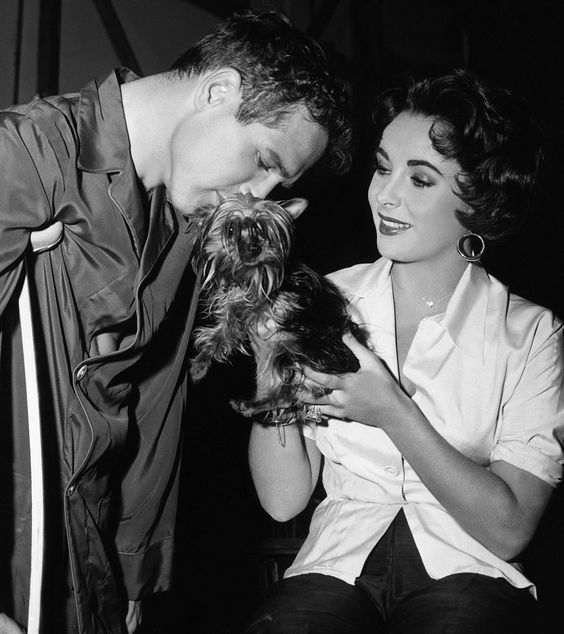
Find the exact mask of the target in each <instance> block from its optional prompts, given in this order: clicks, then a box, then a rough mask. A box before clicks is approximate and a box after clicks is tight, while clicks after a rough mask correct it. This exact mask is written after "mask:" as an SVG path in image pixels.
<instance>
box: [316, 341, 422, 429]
mask: <svg viewBox="0 0 564 634" xmlns="http://www.w3.org/2000/svg"><path fill="white" fill-rule="evenodd" d="M343 341H344V342H345V344H346V345H347V346H348V347H349V348H350V350H351V351H352V352H353V354H354V355H355V356H356V358H357V359H358V361H359V363H360V368H359V369H358V371H357V372H350V373H346V374H340V375H337V374H324V373H322V372H316V371H314V370H311V369H309V368H306V370H305V372H306V376H307V378H308V379H309V380H310V381H312V382H314V383H315V384H317V385H319V386H321V389H320V391H325V392H326V395H325V396H322V397H320V398H313V397H307V396H306V397H304V402H307V403H310V404H315V405H319V406H320V413H321V414H323V415H325V416H330V417H334V418H341V419H344V420H354V421H357V422H359V423H364V424H365V425H371V426H373V427H380V428H382V429H384V430H385V429H386V426H387V425H389V424H390V423H391V422H392V419H393V418H395V416H393V417H392V416H390V413H392V412H393V413H394V414H396V415H397V412H398V411H401V410H402V409H403V408H405V407H410V404H411V399H410V398H409V397H408V396H407V395H406V394H405V393H404V392H403V390H402V389H401V387H400V386H399V384H398V382H397V381H396V379H395V378H394V376H393V375H392V374H391V372H390V371H389V370H388V368H387V367H386V366H385V365H384V363H383V362H382V361H381V360H380V359H379V358H378V356H377V355H375V354H374V353H373V352H372V351H371V350H369V349H368V348H366V347H365V346H363V345H362V344H361V343H359V342H358V341H357V340H356V339H355V337H354V336H353V335H351V334H348V333H347V334H345V335H344V336H343Z"/></svg>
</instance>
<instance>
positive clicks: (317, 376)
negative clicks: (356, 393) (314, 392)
mask: <svg viewBox="0 0 564 634" xmlns="http://www.w3.org/2000/svg"><path fill="white" fill-rule="evenodd" d="M304 374H305V376H306V378H307V379H308V380H310V381H314V382H315V383H317V384H318V385H320V386H321V387H324V388H327V389H328V390H339V389H341V388H342V387H343V377H341V376H340V375H339V374H326V373H325V372H318V371H317V370H313V369H312V368H309V367H305V368H304Z"/></svg>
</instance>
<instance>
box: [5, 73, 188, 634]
mask: <svg viewBox="0 0 564 634" xmlns="http://www.w3.org/2000/svg"><path fill="white" fill-rule="evenodd" d="M134 79H135V76H134V75H133V74H132V73H130V72H129V71H126V70H123V69H120V70H118V71H115V72H112V73H111V74H110V75H109V76H107V77H104V78H99V79H96V80H94V81H92V82H91V83H89V84H88V85H87V86H85V88H84V89H83V90H82V91H81V93H80V94H76V95H74V94H73V95H66V96H58V97H52V98H47V99H36V100H34V101H32V102H31V103H29V104H26V105H23V106H17V107H14V108H11V109H8V110H6V111H4V112H2V113H0V156H1V157H2V170H1V171H0V246H1V248H0V319H1V321H0V337H1V338H0V346H1V347H0V362H1V365H0V370H1V372H0V390H1V391H0V398H1V401H0V408H1V409H0V412H1V413H0V417H1V420H2V431H3V435H4V438H5V443H4V449H2V450H1V451H2V456H1V461H0V465H1V467H0V468H1V470H2V474H1V481H0V482H1V484H0V493H1V495H2V500H1V503H2V509H3V528H2V535H1V537H2V541H1V543H2V551H3V554H2V557H1V558H0V567H1V568H0V576H1V578H2V580H4V579H8V578H9V579H10V582H9V583H8V584H4V582H3V584H2V591H0V596H1V599H2V600H3V602H4V605H0V608H1V609H4V610H5V611H6V612H8V613H9V614H12V615H14V616H15V618H16V619H17V620H18V621H20V622H25V620H26V612H27V605H26V597H27V584H28V582H29V528H30V526H29V523H30V494H29V457H28V449H27V428H26V424H27V423H26V420H27V419H26V405H25V391H24V381H23V374H22V359H21V345H22V344H21V336H20V330H19V322H18V316H17V296H18V293H19V287H20V285H21V280H22V275H23V258H24V252H25V250H26V248H27V245H28V242H29V233H30V230H33V229H36V228H41V227H43V226H46V225H48V224H50V223H51V222H52V221H54V220H60V221H61V222H62V223H63V225H64V237H63V241H62V242H61V243H60V244H59V245H58V246H57V247H56V248H54V249H53V250H51V251H48V252H45V253H42V254H39V255H36V256H33V257H29V256H28V267H29V276H30V280H31V287H32V292H33V304H34V306H33V308H34V320H35V328H36V330H37V335H36V336H37V347H38V358H39V360H40V372H39V380H40V392H41V395H40V398H41V409H42V425H43V442H44V453H45V459H46V494H47V498H46V522H47V562H46V573H45V578H46V584H45V600H44V612H45V618H46V619H47V620H46V622H47V623H49V625H50V627H51V628H53V627H54V625H53V624H54V623H57V629H56V631H57V632H58V633H59V632H64V631H65V630H66V631H69V632H80V633H88V634H98V633H108V632H111V633H114V632H122V631H123V627H124V609H125V607H126V606H125V599H126V598H127V597H128V598H129V599H137V598H140V597H143V596H144V595H146V594H148V593H151V592H155V591H159V590H164V589H167V588H168V587H169V585H170V578H171V568H172V556H173V548H174V546H173V545H174V527H175V514H176V496H177V489H178V475H179V461H180V444H181V432H180V424H181V418H182V415H183V411H184V405H185V398H186V385H187V384H186V381H187V378H186V372H185V353H186V349H187V345H188V340H189V335H190V329H191V325H192V320H193V315H194V309H195V301H196V299H195V296H196V294H197V293H195V294H194V296H193V292H194V290H195V287H194V284H195V281H194V279H193V274H192V272H191V270H190V267H188V266H187V263H188V259H189V255H190V249H191V237H190V234H189V233H187V232H186V222H185V221H184V220H183V219H182V218H181V217H180V216H178V215H177V213H176V212H175V210H174V209H173V208H172V207H171V206H170V205H169V204H168V203H167V201H166V197H165V194H164V192H163V191H162V189H157V190H155V191H153V192H150V193H149V195H147V194H146V192H144V190H143V188H142V187H141V186H140V184H139V182H138V180H137V176H136V173H135V170H134V167H133V164H132V161H131V157H130V152H129V141H128V136H127V130H126V127H125V119H124V115H123V109H122V105H121V92H120V89H119V85H120V83H122V82H123V81H130V80H134ZM10 517H12V518H13V519H14V524H13V525H10V524H9V523H8V522H7V521H6V520H7V518H10ZM65 561H66V562H67V563H68V567H66V566H65V565H64V562H65ZM10 572H11V575H10V574H9V573H10ZM73 594H74V599H75V602H76V620H77V623H78V624H77V626H74V625H72V623H71V622H69V621H68V620H67V622H66V623H65V622H64V621H65V618H64V616H62V615H64V613H65V611H66V610H67V605H66V604H67V602H68V599H69V597H70V599H72V595H73ZM71 621H72V619H71ZM49 631H55V629H50V630H49Z"/></svg>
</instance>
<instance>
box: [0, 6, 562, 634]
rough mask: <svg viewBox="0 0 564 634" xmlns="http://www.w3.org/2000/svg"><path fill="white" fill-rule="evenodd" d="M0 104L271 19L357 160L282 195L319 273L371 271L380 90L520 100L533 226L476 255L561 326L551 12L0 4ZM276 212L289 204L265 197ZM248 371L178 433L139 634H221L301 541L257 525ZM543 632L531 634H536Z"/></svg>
mask: <svg viewBox="0 0 564 634" xmlns="http://www.w3.org/2000/svg"><path fill="white" fill-rule="evenodd" d="M2 4H3V11H4V18H5V20H4V21H3V23H2V25H0V52H1V53H3V55H2V56H1V58H0V59H1V60H2V61H0V68H1V69H2V70H3V77H4V78H5V81H4V83H3V86H2V88H1V89H0V101H2V104H8V103H12V102H14V101H25V100H27V99H28V98H30V97H31V96H32V94H33V93H34V92H43V93H45V94H48V93H54V92H62V91H66V90H76V89H78V88H79V87H80V86H81V85H82V84H83V83H84V82H85V81H87V80H88V79H89V78H90V77H91V76H92V75H94V74H97V73H100V72H106V71H107V70H109V68H111V67H112V66H116V65H118V64H124V65H127V66H129V67H131V68H133V69H135V68H137V70H139V71H140V72H141V73H151V72H156V71H158V70H162V69H164V68H166V67H167V66H168V65H169V64H170V63H171V62H172V61H173V60H174V59H175V58H176V56H177V55H178V54H179V53H181V52H182V51H183V50H184V49H185V48H187V47H188V46H190V44H192V43H193V42H194V41H196V40H197V39H198V38H199V37H201V36H202V35H203V34H204V33H206V32H208V31H209V30H210V29H212V28H213V26H214V24H215V23H216V22H217V21H218V20H220V19H221V18H223V17H225V16H227V15H228V14H230V13H231V12H232V10H233V9H242V8H246V7H249V6H253V7H275V8H280V9H282V10H284V11H285V12H286V13H287V14H288V16H289V17H290V18H291V19H292V20H293V21H294V22H295V24H297V25H298V26H300V27H301V28H302V29H304V30H306V31H308V32H309V33H311V34H312V35H313V36H315V37H316V38H317V39H318V40H319V41H320V42H321V43H322V45H323V46H324V48H325V50H326V51H327V54H328V56H329V57H330V59H331V61H332V63H333V64H334V65H335V66H336V67H337V68H338V69H339V72H340V73H341V75H342V76H343V77H344V78H345V79H346V81H347V83H348V85H349V87H350V91H351V95H352V97H353V102H354V112H355V116H354V119H355V127H356V134H357V141H358V148H357V153H356V157H355V161H354V163H353V168H352V170H351V172H350V173H349V174H347V175H346V176H335V175H332V174H330V173H329V172H328V171H327V169H326V167H325V166H324V165H319V166H316V167H314V168H313V169H312V170H311V171H310V172H309V173H308V174H306V175H305V176H304V178H303V179H302V181H301V182H300V183H298V184H297V185H296V187H295V188H294V189H293V190H292V191H291V192H290V196H304V197H306V198H308V199H309V200H310V208H309V210H308V212H307V213H306V214H304V215H303V216H301V218H300V220H299V221H298V227H297V242H296V251H297V256H298V257H299V258H300V259H302V260H303V261H305V262H306V263H307V264H309V265H310V266H312V267H313V268H315V269H316V270H318V271H319V272H321V273H326V272H329V271H330V270H334V269H338V268H341V267H343V266H348V265H350V264H353V263H356V262H361V261H369V260H373V259H375V258H376V257H377V255H378V254H377V252H376V249H375V233H374V228H373V226H372V220H371V215H370V210H369V207H368V204H367V201H366V192H367V187H368V183H369V180H370V176H371V173H370V165H371V160H370V152H371V149H372V146H373V143H374V142H375V140H376V139H374V135H373V132H372V130H371V128H370V125H369V120H370V111H371V105H372V103H373V100H374V98H375V96H376V95H377V94H378V93H379V92H380V91H381V90H382V89H384V88H386V87H388V86H392V85H396V84H398V83H403V82H405V81H407V79H408V78H409V77H420V76H424V75H426V74H428V73H437V72H443V71H448V70H450V69H453V68H456V67H467V68H470V69H471V70H473V71H475V72H477V73H479V74H482V75H484V76H485V77H488V78H490V79H492V80H494V81H496V82H498V83H500V84H502V85H504V86H505V87H507V88H510V89H512V90H513V91H514V92H516V93H517V94H519V95H520V96H522V97H523V98H525V99H526V100H527V101H528V102H529V103H530V105H531V109H532V110H533V112H534V113H535V115H536V118H537V119H538V120H539V122H540V123H541V125H542V126H543V128H544V130H545V135H546V155H547V160H546V165H545V170H544V175H543V181H542V188H541V192H540V196H539V201H538V205H537V208H536V210H535V213H534V214H533V216H532V217H531V218H530V220H529V221H528V222H527V224H526V226H525V227H524V228H523V229H522V230H521V231H520V232H519V234H518V235H517V236H515V238H513V239H512V240H511V241H508V242H507V243H505V244H502V245H498V246H495V247H493V246H492V247H488V252H487V255H486V257H485V264H486V266H487V268H488V269H489V271H490V272H491V273H493V274H494V275H496V276H497V277H499V278H500V279H501V280H502V281H504V282H506V283H508V284H509V285H510V286H511V287H512V289H513V290H514V292H516V293H518V294H520V295H523V296H525V297H527V298H529V299H532V300H533V301H536V302H538V303H540V304H543V305H545V306H548V307H550V308H552V309H553V310H554V311H555V312H556V313H557V314H558V315H560V316H564V293H563V289H564V283H563V282H564V280H563V277H564V266H563V260H564V243H563V235H564V220H563V213H562V188H563V187H564V161H563V141H564V125H563V122H562V113H563V111H564V99H563V97H564V94H563V88H562V81H563V77H564V72H563V71H564V50H563V47H564V44H563V42H562V39H563V38H562V33H563V30H564V29H563V27H564V6H563V5H564V3H563V2H561V0H536V1H535V2H532V1H531V2H520V1H511V0H459V1H456V0H296V1H288V0H287V1H279V2H276V1H273V2H264V1H263V2H228V1H223V2H220V1H211V0H210V1H208V2H205V1H202V2H187V1H182V0H161V1H160V2H158V1H156V0H115V1H114V2H111V1H110V0H79V1H78V2H77V1H76V0H26V1H25V2H24V1H23V0H3V2H2ZM278 195H279V197H280V198H287V197H288V192H287V191H283V192H274V194H273V197H277V196H278ZM251 372H252V368H251V367H250V366H249V365H248V364H245V363H238V364H236V367H235V368H233V369H232V368H218V369H217V370H215V371H214V373H213V374H212V375H211V376H210V378H209V379H208V380H206V382H205V383H204V384H203V385H202V386H200V387H199V388H198V389H195V390H194V392H193V394H192V396H191V399H190V405H189V411H188V412H187V417H186V423H187V424H186V426H185V443H184V448H185V449H184V471H183V491H182V496H181V505H180V511H181V512H180V519H179V531H180V533H181V534H182V535H183V536H184V539H183V540H182V548H181V551H180V552H179V554H178V558H177V590H175V591H174V592H172V593H166V594H164V595H162V596H160V597H157V598H155V599H154V600H153V601H152V602H149V604H148V606H147V618H146V624H145V627H144V632H145V633H148V632H151V633H153V634H156V633H158V632H163V633H164V632H166V633H174V632H193V633H195V634H218V633H220V632H225V633H235V632H237V631H238V630H239V628H240V626H241V624H242V623H243V622H244V620H245V619H246V618H247V617H248V616H249V614H250V613H251V612H252V610H253V608H254V607H255V606H256V605H257V603H258V601H259V599H260V595H261V591H262V586H261V585H260V573H261V571H262V570H263V567H264V561H263V555H262V554H261V552H260V549H259V546H260V544H261V543H262V540H263V539H264V538H267V537H271V536H288V535H290V536H294V535H298V536H299V535H302V534H303V532H304V530H305V525H306V523H307V517H302V518H299V519H298V521H297V522H294V523H292V524H289V525H277V524H276V523H274V522H272V521H271V520H269V519H268V518H267V517H266V515H265V514H264V512H263V511H262V510H261V509H260V506H259V504H258V502H257V500H256V496H255V493H254V491H253V488H252V484H251V482H250V477H249V473H248V468H247V460H246V445H247V438H248V433H249V424H248V422H247V421H245V420H244V419H242V418H241V417H239V416H237V415H235V414H234V413H233V412H232V411H231V409H230V407H229V405H228V402H227V401H228V398H229V397H231V396H233V395H234V394H235V393H237V392H241V391H242V390H244V389H248V388H249V385H250V383H249V381H250V380H251V378H252V375H251ZM562 508H563V501H562V493H561V490H558V492H557V494H556V496H555V498H554V500H553V503H552V505H551V507H550V508H549V511H548V513H547V515H546V518H545V521H544V522H543V524H542V526H541V528H540V530H539V534H538V537H537V539H536V540H535V542H534V543H533V544H532V546H531V548H530V549H529V550H528V552H527V553H526V557H525V561H526V564H527V566H528V571H529V573H530V574H531V575H532V576H533V578H534V580H535V581H536V582H537V585H538V588H539V595H540V598H541V605H542V606H543V610H544V615H545V617H546V618H547V621H546V622H547V624H548V623H549V622H550V621H549V620H548V618H549V617H553V616H554V617H556V616H558V613H559V601H560V600H561V599H562V598H564V596H563V595H564V592H563V591H564V583H563V581H562V572H561V571H562V570H563V569H564V546H563V542H564V539H563V538H564V520H563V512H562ZM539 631H542V626H540V627H539Z"/></svg>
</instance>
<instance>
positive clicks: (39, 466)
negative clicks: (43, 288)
mask: <svg viewBox="0 0 564 634" xmlns="http://www.w3.org/2000/svg"><path fill="white" fill-rule="evenodd" d="M27 278H28V275H27V270H26V271H25V275H24V282H23V286H22V290H21V293H20V298H19V311H20V324H21V330H22V342H23V358H24V372H25V391H26V402H27V419H28V431H29V454H30V464H31V575H30V581H29V611H28V620H27V634H39V626H40V616H41V588H42V585H43V554H44V553H43V551H44V537H43V535H44V524H45V516H44V504H43V453H42V447H41V421H40V414H39V388H38V384H37V366H36V361H35V342H34V338H33V324H32V320H31V303H30V296H29V285H28V279H27Z"/></svg>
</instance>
